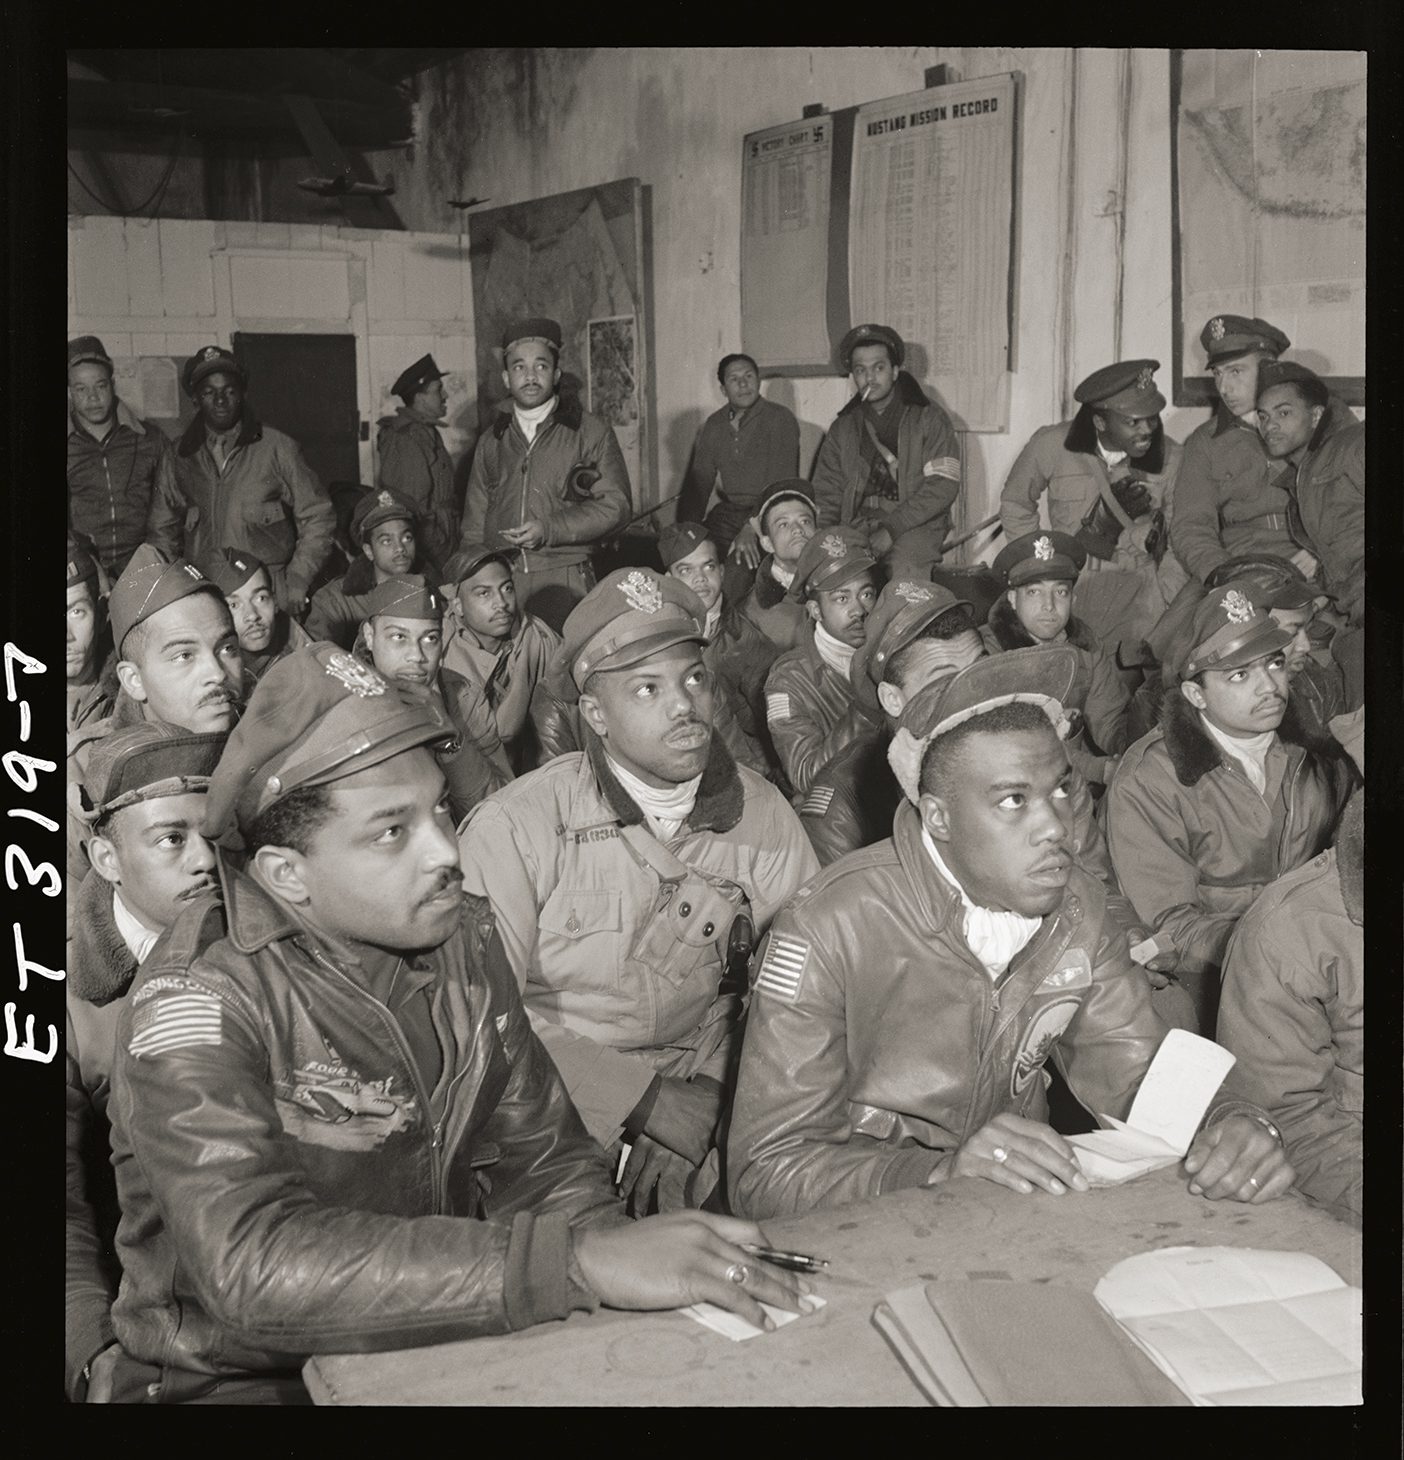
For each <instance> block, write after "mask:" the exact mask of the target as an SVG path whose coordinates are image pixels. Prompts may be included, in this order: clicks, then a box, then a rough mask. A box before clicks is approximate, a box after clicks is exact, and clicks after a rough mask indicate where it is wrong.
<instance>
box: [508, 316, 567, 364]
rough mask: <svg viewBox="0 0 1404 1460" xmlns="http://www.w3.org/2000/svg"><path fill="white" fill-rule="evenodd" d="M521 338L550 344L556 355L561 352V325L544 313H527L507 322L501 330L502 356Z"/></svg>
mask: <svg viewBox="0 0 1404 1460" xmlns="http://www.w3.org/2000/svg"><path fill="white" fill-rule="evenodd" d="M521 340H541V341H542V342H543V343H545V344H548V345H550V346H551V348H552V349H553V350H554V351H555V352H556V354H557V355H559V354H560V353H561V327H560V325H559V324H557V323H556V321H555V320H554V319H547V318H546V317H545V316H544V315H528V316H527V317H526V318H524V319H514V320H512V321H511V323H509V324H508V326H507V328H506V329H504V330H503V331H502V354H503V356H504V358H505V356H506V354H507V351H508V350H510V349H511V348H512V346H513V345H515V344H517V343H518V342H519V341H521Z"/></svg>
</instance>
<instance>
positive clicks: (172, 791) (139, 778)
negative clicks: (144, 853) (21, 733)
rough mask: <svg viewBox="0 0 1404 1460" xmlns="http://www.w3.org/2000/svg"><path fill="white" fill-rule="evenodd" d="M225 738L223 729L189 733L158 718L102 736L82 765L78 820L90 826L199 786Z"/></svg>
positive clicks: (206, 782)
mask: <svg viewBox="0 0 1404 1460" xmlns="http://www.w3.org/2000/svg"><path fill="white" fill-rule="evenodd" d="M227 739H228V736H227V735H225V734H224V732H223V731H221V732H220V733H219V734H217V735H193V734H191V733H190V732H189V731H187V730H181V729H178V728H177V727H176V726H174V725H167V724H164V723H163V722H161V721H159V720H147V721H143V722H142V723H141V724H139V725H128V726H124V727H123V728H122V729H120V730H114V731H113V732H112V733H111V734H110V735H104V736H103V737H102V739H101V740H96V741H94V742H93V748H92V750H91V752H90V753H89V755H88V763H87V765H86V767H85V768H84V770H83V782H82V808H83V810H82V815H83V820H84V821H86V822H87V823H88V824H89V825H90V826H91V825H93V824H94V823H96V822H98V821H100V820H101V819H102V818H103V817H104V816H110V815H111V814H112V812H114V811H120V810H121V809H122V808H123V807H124V806H131V805H134V804H135V803H136V802H138V801H154V800H156V799H157V798H158V797H160V796H183V795H184V794H185V793H186V792H188V791H203V790H204V789H205V788H206V787H207V786H208V785H209V783H210V777H211V776H212V775H213V774H214V769H215V766H216V765H218V763H219V757H220V753H221V751H222V750H223V749H224V743H225V741H226V740H227Z"/></svg>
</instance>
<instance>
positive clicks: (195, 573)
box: [181, 563, 205, 583]
mask: <svg viewBox="0 0 1404 1460" xmlns="http://www.w3.org/2000/svg"><path fill="white" fill-rule="evenodd" d="M181 567H182V568H184V569H185V571H186V572H187V573H189V574H190V576H191V577H192V578H194V579H195V581H196V582H197V583H203V582H204V581H205V575H204V574H203V573H202V572H201V571H200V570H199V568H197V567H196V566H195V564H194V563H182V564H181Z"/></svg>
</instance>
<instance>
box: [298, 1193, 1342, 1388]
mask: <svg viewBox="0 0 1404 1460" xmlns="http://www.w3.org/2000/svg"><path fill="white" fill-rule="evenodd" d="M765 1230H766V1235H767V1237H768V1238H769V1240H770V1241H771V1242H772V1243H773V1244H774V1245H776V1246H779V1247H785V1248H792V1249H796V1250H798V1251H801V1252H814V1253H818V1254H819V1255H820V1256H822V1257H827V1258H829V1259H830V1260H831V1262H832V1268H831V1269H830V1271H831V1273H832V1274H833V1275H832V1276H831V1277H829V1278H819V1279H816V1280H815V1283H816V1291H817V1292H819V1293H820V1294H822V1295H823V1296H824V1297H825V1298H826V1299H827V1300H828V1306H827V1307H825V1308H823V1309H821V1310H820V1311H819V1312H817V1313H814V1314H811V1315H809V1316H808V1317H805V1318H801V1319H800V1320H799V1321H798V1322H795V1323H791V1324H790V1325H788V1326H787V1327H785V1328H782V1329H779V1330H777V1331H776V1332H774V1333H770V1334H764V1335H762V1336H761V1337H759V1338H753V1339H748V1340H747V1341H745V1342H743V1343H734V1342H732V1341H731V1340H730V1339H727V1338H723V1337H722V1336H721V1335H720V1334H717V1333H712V1332H710V1331H709V1330H708V1329H705V1328H703V1327H701V1326H700V1325H699V1324H697V1323H695V1322H694V1321H693V1320H692V1319H690V1318H687V1317H684V1316H683V1315H682V1314H679V1313H616V1312H607V1311H605V1310H604V1309H601V1310H600V1311H599V1312H597V1313H593V1314H586V1313H577V1314H575V1315H573V1316H572V1317H571V1318H569V1319H567V1320H566V1321H565V1322H564V1323H546V1324H542V1325H540V1326H539V1327H536V1328H531V1329H527V1330H526V1331H524V1332H522V1333H513V1334H507V1335H505V1336H502V1337H494V1338H478V1339H469V1340H467V1341H465V1342H462V1343H449V1344H440V1345H438V1346H435V1347H432V1348H419V1349H401V1350H400V1351H398V1352H396V1353H383V1354H342V1355H334V1356H323V1357H318V1358H312V1359H309V1360H308V1362H307V1365H306V1367H305V1369H304V1371H303V1377H304V1378H305V1380H306V1382H307V1386H308V1388H309V1389H310V1390H311V1391H312V1395H313V1398H314V1399H315V1400H316V1401H317V1403H319V1404H507V1405H533V1406H537V1405H607V1406H615V1405H631V1404H649V1405H732V1406H740V1405H877V1404H883V1405H886V1404H895V1405H924V1404H926V1402H927V1401H926V1398H925V1396H924V1395H923V1394H922V1392H921V1391H920V1390H919V1389H918V1388H917V1386H916V1385H915V1383H913V1381H912V1380H911V1379H910V1378H909V1377H908V1375H907V1373H906V1370H905V1369H903V1367H902V1365H901V1364H900V1363H899V1362H898V1361H897V1359H896V1357H895V1356H894V1355H893V1353H892V1351H891V1350H890V1349H889V1348H888V1346H887V1343H886V1341H885V1340H884V1339H883V1337H882V1335H881V1334H880V1333H879V1332H878V1330H877V1329H876V1328H874V1327H873V1324H872V1313H873V1308H874V1306H875V1305H876V1303H877V1302H878V1300H879V1299H880V1298H881V1297H882V1296H883V1294H884V1293H886V1292H889V1291H891V1290H892V1289H893V1288H899V1287H903V1286H905V1285H906V1284H908V1283H913V1282H916V1281H918V1280H925V1281H933V1280H936V1279H948V1280H949V1279H966V1278H1010V1279H1013V1280H1015V1281H1018V1282H1053V1283H1060V1284H1064V1285H1066V1286H1068V1287H1080V1288H1084V1289H1086V1290H1088V1291H1090V1290H1091V1289H1092V1288H1093V1287H1094V1286H1095V1285H1096V1282H1097V1280H1098V1279H1099V1278H1100V1277H1101V1276H1102V1275H1103V1274H1104V1273H1105V1272H1106V1271H1107V1269H1108V1268H1110V1267H1111V1266H1113V1264H1115V1263H1116V1262H1119V1261H1120V1260H1121V1259H1122V1258H1123V1257H1130V1256H1132V1255H1133V1254H1135V1253H1137V1252H1146V1251H1149V1250H1151V1249H1153V1248H1158V1247H1177V1246H1183V1245H1192V1246H1198V1247H1214V1246H1223V1247H1260V1248H1277V1249H1286V1250H1296V1251H1304V1252H1310V1253H1312V1254H1313V1255H1315V1256H1317V1257H1319V1258H1321V1259H1322V1261H1324V1262H1326V1263H1328V1264H1329V1265H1330V1266H1331V1267H1333V1268H1335V1270H1336V1271H1337V1272H1338V1273H1339V1274H1340V1275H1341V1277H1342V1278H1343V1279H1344V1280H1345V1281H1346V1282H1347V1283H1355V1284H1358V1283H1359V1282H1360V1260H1361V1253H1360V1235H1359V1233H1358V1232H1356V1231H1355V1229H1354V1228H1352V1227H1349V1226H1347V1225H1346V1224H1345V1223H1343V1222H1339V1221H1337V1220H1336V1219H1335V1218H1333V1217H1331V1216H1329V1215H1327V1214H1326V1213H1324V1212H1322V1211H1319V1210H1318V1209H1316V1208H1314V1207H1312V1206H1310V1205H1308V1204H1307V1203H1306V1202H1305V1201H1304V1200H1303V1199H1302V1198H1301V1197H1298V1196H1297V1195H1295V1194H1294V1193H1293V1194H1289V1195H1287V1196H1286V1197H1282V1198H1279V1199H1278V1200H1276V1201H1272V1202H1266V1203H1264V1204H1263V1205H1261V1206H1245V1205H1243V1204H1242V1203H1240V1202H1227V1201H1223V1202H1210V1201H1205V1200H1204V1198H1202V1197H1194V1196H1190V1195H1189V1193H1188V1191H1187V1190H1186V1188H1185V1178H1184V1177H1183V1176H1181V1175H1179V1173H1178V1172H1177V1171H1176V1170H1175V1169H1170V1170H1165V1171H1158V1172H1154V1173H1153V1174H1151V1175H1149V1176H1143V1177H1141V1178H1140V1179H1139V1180H1137V1181H1132V1182H1129V1183H1128V1184H1126V1185H1125V1186H1119V1187H1110V1188H1106V1189H1102V1190H1098V1191H1091V1192H1087V1193H1085V1194H1080V1195H1079V1194H1077V1193H1074V1192H1069V1193H1068V1195H1066V1196H1062V1197H1053V1196H1047V1195H1045V1194H1043V1193H1041V1192H1036V1193H1034V1194H1032V1195H1030V1196H1020V1195H1018V1194H1017V1193H1016V1192H1012V1191H1008V1190H1006V1189H1004V1188H1002V1187H999V1186H995V1185H994V1184H992V1183H991V1182H988V1181H981V1180H977V1179H974V1178H966V1179H962V1180H957V1181H951V1182H948V1183H946V1184H945V1185H944V1186H940V1187H935V1188H931V1189H927V1190H917V1191H901V1192H894V1193H893V1194H892V1195H890V1196H884V1197H879V1198H877V1199H876V1200H873V1201H866V1202H857V1203H854V1204H853V1205H852V1206H846V1207H835V1208H834V1209H833V1210H831V1211H821V1212H811V1213H810V1214H809V1215H807V1216H804V1217H792V1218H789V1219H786V1220H784V1221H774V1222H767V1223H765Z"/></svg>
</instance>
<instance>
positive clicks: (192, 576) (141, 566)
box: [107, 542, 224, 658]
mask: <svg viewBox="0 0 1404 1460" xmlns="http://www.w3.org/2000/svg"><path fill="white" fill-rule="evenodd" d="M192 593H212V594H214V596H215V597H216V598H217V599H219V601H220V603H221V605H222V604H223V603H224V594H223V593H222V592H221V591H220V590H219V589H218V588H217V587H216V586H215V585H214V584H213V583H211V582H210V580H209V579H208V578H206V577H205V575H204V574H203V573H202V572H201V571H200V570H199V568H197V567H196V566H195V564H194V563H187V562H185V561H184V560H183V559H181V558H177V559H176V560H175V562H173V563H168V562H167V561H166V560H165V559H164V558H163V557H162V556H161V554H160V553H158V552H157V551H156V549H155V548H154V547H152V546H151V544H150V543H148V542H144V543H142V544H141V546H140V547H139V548H137V550H136V552H134V553H133V554H132V556H131V560H130V561H129V562H128V563H127V566H126V568H125V569H124V570H123V573H122V576H121V577H120V578H119V579H118V580H117V581H116V583H114V584H113V586H112V592H111V594H110V595H109V597H108V600H107V612H108V616H109V617H110V618H111V620H112V642H113V643H114V644H115V645H116V646H117V655H118V657H119V658H120V657H121V654H122V641H123V640H124V639H125V638H126V637H127V635H128V634H129V633H130V632H131V630H132V629H134V628H135V627H136V626H137V625H138V624H139V623H144V622H145V621H146V620H147V619H149V618H150V617H151V616H152V614H155V613H159V612H160V611H161V610H162V609H163V608H166V607H167V606H168V605H170V604H172V603H175V602H177V601H178V600H179V599H182V598H188V597H189V596H190V594H192Z"/></svg>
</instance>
